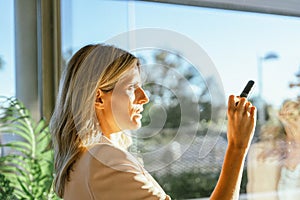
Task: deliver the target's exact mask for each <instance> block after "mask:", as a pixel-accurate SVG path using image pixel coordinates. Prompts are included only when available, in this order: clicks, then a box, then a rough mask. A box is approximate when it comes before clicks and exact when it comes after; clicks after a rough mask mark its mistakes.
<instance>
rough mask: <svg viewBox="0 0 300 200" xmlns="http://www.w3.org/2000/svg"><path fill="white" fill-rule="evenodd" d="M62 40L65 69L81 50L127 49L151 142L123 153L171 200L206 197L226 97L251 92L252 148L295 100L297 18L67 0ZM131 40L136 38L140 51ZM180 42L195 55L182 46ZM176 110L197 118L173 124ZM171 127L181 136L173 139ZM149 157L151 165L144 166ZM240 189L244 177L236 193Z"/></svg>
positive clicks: (219, 147)
mask: <svg viewBox="0 0 300 200" xmlns="http://www.w3.org/2000/svg"><path fill="white" fill-rule="evenodd" d="M136 29H143V30H140V31H136ZM133 30H135V31H133ZM129 31H131V32H130V34H126V32H129ZM151 31H154V32H151ZM159 32H160V33H161V38H159V37H157V35H159V34H158V33H159ZM62 33H63V35H62V50H63V57H64V59H65V61H66V60H68V59H69V58H70V55H71V54H72V53H73V52H75V51H76V50H78V49H79V48H80V47H82V46H83V45H86V44H89V43H97V42H100V43H103V42H114V43H116V44H117V45H118V42H117V41H118V38H119V37H120V38H122V37H123V36H124V37H125V38H126V37H127V40H128V41H129V46H128V48H129V49H130V45H132V47H133V48H132V49H131V50H132V52H133V53H135V54H136V55H137V56H139V57H141V60H142V61H143V63H144V64H145V73H146V75H147V80H148V83H152V84H146V85H145V88H146V89H147V91H148V92H149V94H151V100H152V102H153V103H152V104H148V105H147V106H146V108H145V111H144V118H143V120H144V121H143V123H144V125H145V126H146V127H148V129H147V130H148V131H149V128H152V129H151V130H152V131H153V130H157V129H158V128H159V130H158V131H157V132H158V133H159V134H153V135H151V134H148V135H147V130H146V129H144V132H142V133H139V134H141V135H143V137H141V136H140V137H139V136H137V137H136V141H135V147H133V148H132V151H134V152H135V153H137V154H138V155H139V156H141V157H142V158H143V159H144V162H145V167H146V168H147V169H148V170H149V171H151V173H152V174H153V175H154V176H155V177H156V178H157V179H158V181H159V182H160V183H161V185H162V187H163V188H164V189H165V190H166V191H167V192H168V193H170V194H171V196H173V198H199V197H207V196H208V194H209V193H210V192H211V191H212V189H213V187H214V185H215V183H216V181H217V176H218V173H219V172H220V169H221V165H222V159H223V156H224V152H225V149H226V126H225V125H224V120H225V109H224V108H225V107H226V106H225V104H226V98H227V96H228V95H229V94H236V95H238V94H239V93H240V92H241V90H242V89H243V86H244V85H245V84H246V83H247V81H248V80H250V79H251V80H254V81H255V82H256V88H255V89H254V91H253V94H252V95H251V99H252V101H253V103H254V104H255V105H256V106H257V108H258V112H259V113H258V114H259V116H258V117H259V119H258V128H257V131H256V135H255V139H254V142H257V141H259V140H261V138H260V135H261V132H262V131H261V128H263V127H265V126H266V125H270V124H272V123H274V124H276V123H278V119H277V116H276V114H275V113H277V111H278V109H279V108H280V107H281V106H282V104H283V102H284V101H286V100H287V99H293V100H296V99H297V98H298V95H299V88H298V87H297V84H298V81H299V79H298V77H297V76H296V75H297V74H299V65H300V56H299V52H300V38H299V35H300V19H299V18H298V17H288V16H279V15H270V14H259V13H251V12H240V11H228V10H221V9H212V8H201V7H193V6H180V5H172V4H171V5H170V4H163V3H151V2H132V1H128V2H127V1H97V0H91V1H88V2H87V1H84V0H75V1H62ZM151 33H153V34H151ZM140 34H145V37H144V38H143V39H142V40H143V41H140V40H141V39H139V36H140ZM118 35H119V36H118ZM166 35H167V36H169V37H166ZM116 36H118V37H116ZM146 40H147V41H146ZM149 41H150V42H151V41H153V43H152V46H151V44H150V43H149ZM147 42H148V43H147ZM185 42H186V44H187V45H188V44H193V45H195V46H193V47H191V46H184V43H185ZM120 44H121V43H120ZM145 44H147V45H148V46H147V45H145ZM135 45H136V46H135ZM139 45H140V46H139ZM143 45H145V46H143ZM149 45H150V46H151V48H150V46H149ZM178 47H181V48H178ZM193 53H196V55H198V54H199V57H197V56H195V55H194V54H193ZM197 53H198V54H197ZM204 60H207V61H208V62H204ZM195 62H196V63H195ZM147 70H148V71H147ZM149 71H150V72H149ZM295 74H296V75H295ZM174 77H175V78H174ZM150 80H151V81H150ZM185 84H186V86H185ZM174 85H175V86H174ZM173 87H174V88H176V89H175V92H174V90H173ZM187 88H191V90H192V91H193V94H196V96H197V95H198V96H197V98H196V100H195V101H191V102H188V101H189V100H190V99H189V98H188V96H189V94H188V89H187ZM183 91H186V92H183ZM176 92H178V93H176ZM172 95H174V96H175V97H173V96H172ZM174 99H175V100H174ZM181 100H182V101H181ZM195 102H196V103H195ZM185 103H187V104H188V105H194V106H195V108H196V110H197V109H198V111H199V113H200V117H199V116H193V117H195V118H192V119H191V118H189V117H191V115H189V114H190V113H191V112H192V110H190V111H189V112H188V113H189V114H188V116H186V117H183V112H182V109H181V108H182V107H184V108H187V109H188V107H186V106H185ZM151 110H152V111H153V110H154V111H156V113H159V114H154V113H155V112H153V114H151ZM162 116H163V119H161V120H158V121H163V122H164V123H163V124H155V125H153V124H151V122H152V121H153V120H155V119H160V118H159V117H162ZM198 117H199V118H198ZM178 119H179V120H178ZM180 119H181V120H180ZM193 120H194V121H193ZM188 122H195V123H197V124H198V125H199V127H197V128H196V131H195V130H193V131H195V132H193V131H191V130H189V129H188V127H189V123H188ZM152 125H153V126H152ZM157 126H159V127H157ZM274 126H275V125H274ZM179 127H180V128H183V129H184V130H185V131H183V132H180V131H178V130H181V129H180V128H179ZM155 128H156V129H155ZM149 135H150V136H149ZM206 136H207V137H206ZM181 137H183V138H186V140H185V141H184V139H182V138H181ZM157 149H161V151H156V150H157ZM203 149H204V150H203ZM203 151H204V152H205V153H203ZM201 152H202V153H201ZM149 155H156V157H151V160H147V156H149ZM151 161H152V162H151ZM157 166H159V167H157ZM270 179H272V177H270ZM175 180H177V181H175ZM246 185H247V173H246V168H245V173H244V176H243V182H242V189H241V192H242V193H246Z"/></svg>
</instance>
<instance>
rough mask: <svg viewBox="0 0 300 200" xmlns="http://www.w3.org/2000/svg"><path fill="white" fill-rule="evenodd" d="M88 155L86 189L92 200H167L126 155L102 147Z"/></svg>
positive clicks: (133, 159)
mask: <svg viewBox="0 0 300 200" xmlns="http://www.w3.org/2000/svg"><path fill="white" fill-rule="evenodd" d="M89 153H90V154H91V155H92V157H91V161H90V163H91V165H90V170H89V173H90V174H89V187H90V191H91V196H93V198H94V199H96V200H98V199H99V200H100V199H109V200H114V199H116V200H119V199H122V200H134V199H137V200H170V197H169V196H168V195H166V194H165V192H164V191H163V189H162V188H161V187H160V186H159V184H158V183H157V182H156V181H155V180H154V179H153V178H152V176H151V175H150V174H149V173H148V172H146V170H144V169H143V167H142V166H141V165H140V164H139V163H138V161H137V160H136V159H135V158H134V157H133V156H132V155H131V154H130V153H129V152H126V151H123V150H121V149H119V148H116V147H114V146H112V145H109V144H101V145H98V146H97V147H94V148H92V149H90V150H89Z"/></svg>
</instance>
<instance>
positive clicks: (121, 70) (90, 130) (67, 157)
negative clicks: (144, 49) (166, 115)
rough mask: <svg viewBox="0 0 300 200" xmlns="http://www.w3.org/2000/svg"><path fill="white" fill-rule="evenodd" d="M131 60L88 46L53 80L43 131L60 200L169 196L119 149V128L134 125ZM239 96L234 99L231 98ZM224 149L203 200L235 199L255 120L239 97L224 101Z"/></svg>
mask: <svg viewBox="0 0 300 200" xmlns="http://www.w3.org/2000/svg"><path fill="white" fill-rule="evenodd" d="M148 101H149V100H148V97H147V96H146V94H145V92H144V90H143V89H142V88H141V80H140V66H139V62H138V59H137V58H136V57H134V56H133V55H131V54H130V53H128V52H126V51H123V50H121V49H118V48H115V47H113V46H107V45H101V44H98V45H88V46H85V47H83V48H82V49H80V50H79V51H78V52H77V53H76V54H75V55H74V56H73V57H72V59H71V60H70V62H69V64H68V67H67V68H66V70H65V71H64V74H63V76H62V80H61V83H60V91H59V95H58V99H57V105H56V108H55V111H54V114H53V116H52V118H51V122H50V129H51V133H52V135H53V143H54V149H55V170H56V177H55V182H54V186H55V191H56V193H57V194H58V195H59V196H60V197H63V198H64V199H66V200H68V199H72V200H76V199H80V200H81V199H85V200H86V199H97V200H98V199H109V200H113V199H123V200H124V199H142V200H144V199H170V197H169V196H168V195H166V194H165V192H164V191H163V190H162V188H161V187H160V186H159V185H158V183H157V182H156V181H155V180H154V179H153V178H152V177H151V175H150V174H149V173H147V171H146V170H145V169H144V168H143V167H142V166H141V165H140V164H139V162H138V161H136V160H135V158H134V157H133V156H132V155H131V154H130V153H129V152H128V151H127V150H126V148H127V146H128V145H129V144H130V137H128V136H127V134H126V132H125V131H126V130H133V129H137V128H139V127H140V126H141V117H142V116H141V112H142V111H143V105H144V104H146V103H147V102H148ZM237 101H239V103H238V104H236V102H237ZM227 114H228V135H227V136H228V148H227V152H226V155H225V160H224V164H223V168H222V172H221V175H220V179H219V181H218V184H217V186H216V188H215V190H214V192H213V194H212V196H211V199H222V200H227V199H237V198H238V193H239V184H240V181H241V172H242V169H243V165H244V159H245V156H246V153H247V150H248V147H249V143H250V142H251V139H252V136H253V132H254V127H255V123H256V109H255V107H254V106H252V105H251V103H250V102H248V101H247V100H246V98H238V97H234V96H233V95H231V96H230V97H229V100H228V113H227ZM179 181H180V180H179Z"/></svg>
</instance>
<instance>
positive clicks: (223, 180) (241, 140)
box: [211, 95, 256, 200]
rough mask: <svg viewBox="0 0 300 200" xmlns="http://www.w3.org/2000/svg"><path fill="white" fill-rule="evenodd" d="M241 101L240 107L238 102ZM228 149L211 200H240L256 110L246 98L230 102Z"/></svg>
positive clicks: (233, 99)
mask: <svg viewBox="0 0 300 200" xmlns="http://www.w3.org/2000/svg"><path fill="white" fill-rule="evenodd" d="M237 101H239V103H238V105H236V102H237ZM227 116H228V132H227V138H228V147H227V150H226V154H225V158H224V163H223V167H222V171H221V174H220V177H219V180H218V183H217V185H216V187H215V189H214V191H213V193H212V195H211V199H217V200H219V199H222V200H230V199H238V197H239V190H240V183H241V177H242V172H243V167H244V162H245V157H246V154H247V151H248V149H249V146H250V143H251V140H252V138H253V134H254V128H255V124H256V108H255V107H254V106H252V105H251V103H250V102H248V101H247V100H246V98H237V97H234V96H233V95H231V96H230V97H229V100H228V110H227Z"/></svg>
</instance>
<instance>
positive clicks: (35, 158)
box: [0, 97, 58, 199]
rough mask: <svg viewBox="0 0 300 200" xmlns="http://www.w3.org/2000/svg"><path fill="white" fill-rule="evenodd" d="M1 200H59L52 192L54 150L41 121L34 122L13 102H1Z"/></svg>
mask: <svg viewBox="0 0 300 200" xmlns="http://www.w3.org/2000/svg"><path fill="white" fill-rule="evenodd" d="M0 100H1V101H0V136H1V137H0V139H1V138H3V137H4V136H5V137H12V138H14V139H13V140H11V141H8V142H7V141H0V147H1V149H2V150H5V151H8V153H6V154H5V152H4V155H3V153H1V154H2V156H1V157H0V174H1V176H0V179H1V189H0V193H1V194H0V199H58V198H57V197H56V195H55V194H54V192H53V190H52V181H53V150H52V148H51V136H50V133H49V129H48V126H47V123H46V121H45V120H44V119H41V120H39V121H38V122H35V121H34V120H33V119H32V117H31V115H30V112H29V111H28V109H26V107H25V106H24V105H23V103H21V102H20V101H19V100H17V99H16V98H6V97H1V98H0Z"/></svg>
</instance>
